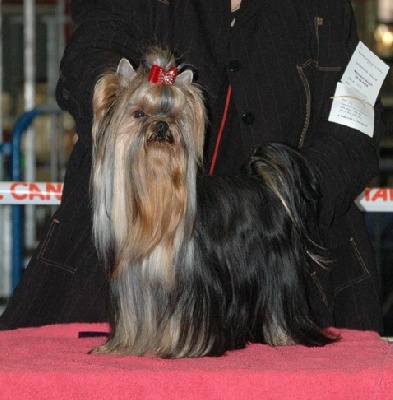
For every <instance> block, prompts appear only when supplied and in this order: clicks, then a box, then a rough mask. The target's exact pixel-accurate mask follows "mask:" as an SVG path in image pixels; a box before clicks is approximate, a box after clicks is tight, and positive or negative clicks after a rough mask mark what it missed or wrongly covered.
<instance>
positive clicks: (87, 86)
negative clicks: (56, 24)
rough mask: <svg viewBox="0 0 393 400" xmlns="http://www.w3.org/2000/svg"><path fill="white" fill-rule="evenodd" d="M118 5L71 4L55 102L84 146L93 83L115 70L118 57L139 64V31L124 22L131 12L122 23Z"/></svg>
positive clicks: (100, 1) (96, 0)
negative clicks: (70, 119) (70, 29)
mask: <svg viewBox="0 0 393 400" xmlns="http://www.w3.org/2000/svg"><path fill="white" fill-rule="evenodd" d="M122 4H123V2H122V1H114V0H112V1H105V0H73V1H72V2H71V18H72V21H73V23H74V26H75V30H74V31H73V33H72V35H71V37H70V40H69V42H68V44H67V46H66V48H65V51H64V55H63V58H62V60H61V63H60V76H59V80H58V83H57V87H56V100H57V102H58V104H59V106H60V107H61V108H62V109H63V110H65V111H68V112H69V113H70V114H71V115H72V116H73V117H74V120H75V124H76V131H77V132H78V135H79V140H81V141H82V142H83V143H84V144H85V145H86V146H88V147H90V146H91V135H90V132H91V123H92V93H93V90H94V86H95V83H96V82H97V80H98V79H99V77H100V76H101V75H102V74H103V73H104V72H106V71H107V70H109V69H112V70H113V69H115V68H116V66H117V65H118V62H119V60H120V58H122V57H126V58H128V59H129V60H130V61H131V62H134V63H135V62H136V63H139V57H140V56H139V54H140V53H139V51H138V50H139V47H140V44H139V43H140V41H138V36H140V32H139V31H138V27H136V26H132V24H130V23H128V18H129V19H130V20H132V12H131V11H132V10H130V13H129V15H130V16H131V17H128V16H127V20H126V18H125V15H127V14H126V13H125V12H122V11H123V10H122V7H121V6H122ZM124 4H125V2H124ZM141 25H142V24H140V26H141Z"/></svg>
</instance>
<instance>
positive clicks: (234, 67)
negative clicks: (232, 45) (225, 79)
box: [228, 60, 242, 72]
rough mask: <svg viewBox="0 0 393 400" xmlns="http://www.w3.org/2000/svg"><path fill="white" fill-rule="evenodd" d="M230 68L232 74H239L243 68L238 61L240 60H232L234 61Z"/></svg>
mask: <svg viewBox="0 0 393 400" xmlns="http://www.w3.org/2000/svg"><path fill="white" fill-rule="evenodd" d="M228 67H229V70H230V71H231V72H237V71H239V70H240V68H241V67H242V65H241V64H240V61H238V60H232V61H230V63H229V65H228Z"/></svg>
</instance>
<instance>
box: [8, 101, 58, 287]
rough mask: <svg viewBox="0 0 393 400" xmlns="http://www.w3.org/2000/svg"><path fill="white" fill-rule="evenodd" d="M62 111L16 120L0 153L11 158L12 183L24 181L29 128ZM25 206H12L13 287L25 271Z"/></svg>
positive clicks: (39, 112)
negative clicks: (38, 119) (24, 148)
mask: <svg viewBox="0 0 393 400" xmlns="http://www.w3.org/2000/svg"><path fill="white" fill-rule="evenodd" d="M61 113H62V111H61V110H60V109H58V108H54V107H52V106H48V107H37V108H34V109H32V110H30V111H25V112H24V113H23V114H21V115H20V116H19V117H18V119H17V120H16V122H15V124H14V127H13V129H12V132H11V142H10V143H0V153H3V154H6V155H10V156H11V168H10V175H11V180H12V181H21V180H23V171H22V151H21V145H22V138H23V134H24V133H25V132H26V130H27V128H29V126H30V125H31V124H32V123H33V121H34V119H35V118H36V117H38V116H40V115H48V114H52V115H53V114H54V115H56V114H61ZM23 211H24V206H23V205H19V204H15V205H12V212H11V215H12V286H13V289H15V287H16V286H17V284H18V282H19V280H20V278H21V276H22V273H23V270H24V265H23V253H24V235H23V232H24V229H23V224H24V212H23Z"/></svg>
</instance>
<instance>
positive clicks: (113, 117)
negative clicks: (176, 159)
mask: <svg viewBox="0 0 393 400" xmlns="http://www.w3.org/2000/svg"><path fill="white" fill-rule="evenodd" d="M179 71H181V66H179V67H177V66H176V58H175V56H174V55H173V54H172V53H171V52H170V51H168V50H165V49H161V48H158V47H154V48H151V49H150V50H149V51H148V52H147V53H146V55H145V58H144V60H143V62H142V63H141V65H140V66H139V67H138V69H137V70H134V68H133V67H132V65H131V64H130V63H129V61H128V60H126V59H122V60H121V61H120V63H119V65H118V68H117V71H116V72H110V73H107V74H105V75H104V76H103V77H102V78H101V79H100V80H99V81H98V83H97V85H96V87H95V90H94V96H93V114H94V124H93V143H94V145H95V146H97V145H99V144H100V141H101V140H102V139H104V136H106V135H108V134H109V135H116V136H124V138H123V139H122V140H123V142H124V143H128V144H129V145H130V146H131V145H132V144H138V145H139V146H142V147H144V148H145V150H146V151H155V152H159V153H161V152H162V151H169V152H170V153H171V154H172V155H173V149H175V153H176V152H177V151H179V149H180V148H182V149H183V151H186V152H187V154H188V156H189V157H190V158H191V159H192V162H197V163H200V162H201V160H202V153H203V141H204V132H205V124H206V112H205V107H204V104H203V98H202V92H201V90H200V89H199V87H198V86H197V85H196V84H193V82H192V80H193V73H192V71H191V70H190V69H186V70H184V71H182V72H179Z"/></svg>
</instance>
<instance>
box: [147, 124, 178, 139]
mask: <svg viewBox="0 0 393 400" xmlns="http://www.w3.org/2000/svg"><path fill="white" fill-rule="evenodd" d="M149 141H157V142H164V141H165V142H168V143H169V144H171V143H173V136H172V133H171V131H170V129H169V125H168V123H167V122H165V121H158V122H157V123H156V126H155V127H154V128H153V133H152V135H151V137H150V138H149Z"/></svg>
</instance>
